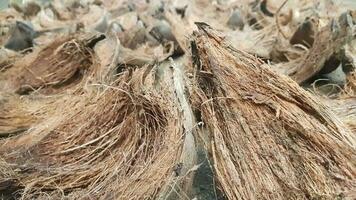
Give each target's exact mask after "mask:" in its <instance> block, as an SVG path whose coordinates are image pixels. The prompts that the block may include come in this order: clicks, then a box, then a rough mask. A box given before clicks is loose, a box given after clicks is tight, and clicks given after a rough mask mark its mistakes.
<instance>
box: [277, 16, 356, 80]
mask: <svg viewBox="0 0 356 200" xmlns="http://www.w3.org/2000/svg"><path fill="white" fill-rule="evenodd" d="M350 19H351V21H350ZM312 23H313V26H314V29H317V27H319V26H321V25H319V20H318V19H314V20H312ZM352 27H353V23H352V17H351V15H350V12H345V13H343V14H342V15H340V17H339V19H338V20H330V21H329V23H328V24H327V25H325V26H323V27H322V28H320V29H319V30H318V31H316V33H315V35H314V36H313V38H314V41H313V44H312V47H311V48H310V49H309V50H308V51H307V53H306V54H304V55H303V56H301V57H300V58H298V59H295V60H292V61H291V62H289V63H280V64H278V65H276V66H275V68H276V69H277V70H278V71H279V72H281V73H283V74H286V75H289V76H291V77H292V78H293V79H294V80H295V81H296V82H298V83H303V82H305V81H306V80H308V79H310V78H312V77H313V76H315V75H316V74H318V73H319V72H320V71H322V70H324V71H326V72H331V71H333V70H334V69H336V67H337V66H338V65H337V64H335V63H334V62H333V59H334V60H335V59H338V57H339V56H338V55H339V53H340V51H342V48H343V46H344V45H346V44H347V43H348V42H350V41H351V40H352V38H353V34H354V33H353V30H352ZM328 67H330V68H332V69H327V68H328Z"/></svg>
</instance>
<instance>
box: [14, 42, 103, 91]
mask: <svg viewBox="0 0 356 200" xmlns="http://www.w3.org/2000/svg"><path fill="white" fill-rule="evenodd" d="M95 38H97V36H94V38H92V37H84V38H82V39H81V38H79V37H76V36H68V37H64V38H57V39H56V40H54V41H53V42H52V43H50V44H49V45H47V46H46V47H44V48H43V49H41V50H40V51H35V52H34V53H33V54H32V55H29V56H28V57H35V58H34V59H33V61H31V62H27V61H28V60H27V59H22V60H19V61H18V62H16V63H15V64H14V65H16V66H14V67H13V68H14V69H13V71H12V72H9V73H10V74H13V76H14V77H12V78H11V80H10V82H11V85H12V86H13V87H14V89H15V91H16V92H17V93H19V94H25V93H29V92H31V91H34V90H42V91H43V92H47V93H55V92H59V91H61V90H63V88H68V87H70V86H73V85H75V84H77V83H78V82H80V80H81V79H82V77H83V76H84V74H85V73H86V72H87V71H90V70H93V69H94V68H95V61H94V54H93V51H92V47H93V46H90V45H94V44H95V43H96V39H95ZM92 42H94V43H93V44H91V43H92ZM8 77H9V75H8Z"/></svg>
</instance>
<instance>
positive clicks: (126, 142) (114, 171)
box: [1, 68, 184, 199]
mask: <svg viewBox="0 0 356 200" xmlns="http://www.w3.org/2000/svg"><path fill="white" fill-rule="evenodd" d="M145 70H146V68H143V69H140V70H135V71H126V72H125V73H123V74H122V75H121V76H120V77H119V78H118V79H117V81H116V83H114V84H112V85H110V86H106V85H102V86H100V87H102V90H101V92H98V93H95V94H92V95H89V96H88V97H87V98H83V100H82V102H78V103H77V104H76V106H74V107H73V108H72V114H70V115H67V116H66V118H65V119H63V120H62V121H61V122H60V123H59V125H58V126H56V127H54V128H53V129H52V130H46V131H45V132H43V133H40V134H42V135H43V136H42V139H40V140H39V141H37V142H36V143H33V141H27V145H25V144H22V146H27V147H28V148H21V150H18V149H17V150H14V151H13V152H12V153H11V154H3V156H4V157H5V158H6V160H7V162H16V165H11V166H12V170H14V171H16V173H15V174H16V175H15V176H14V177H16V180H17V181H16V182H15V183H17V184H18V185H16V187H18V188H21V189H22V195H23V197H25V198H38V197H39V196H40V195H41V191H47V192H48V194H49V195H52V196H53V197H55V198H59V197H60V196H61V195H64V194H70V195H72V196H70V197H71V198H95V199H113V198H115V199H117V198H118V199H155V198H158V197H159V195H163V193H164V192H166V191H169V188H168V189H166V187H168V186H169V184H170V182H169V180H170V179H172V177H174V176H175V175H174V174H175V173H173V170H174V166H175V165H176V163H178V158H179V156H180V153H179V152H180V151H181V150H182V144H183V143H182V139H183V137H184V134H183V130H182V125H181V124H182V120H180V119H179V110H178V108H177V107H176V105H175V102H176V101H175V100H173V99H171V98H172V97H173V93H172V90H170V89H169V88H166V87H165V86H164V85H163V87H161V89H160V90H156V89H154V87H153V81H151V82H149V80H146V82H145V83H143V82H142V83H141V81H143V74H144V72H145ZM147 79H149V78H147ZM151 80H152V79H151ZM145 85H146V86H145ZM84 99H85V100H84ZM28 134H31V132H29V133H28ZM18 139H19V138H15V139H14V140H18ZM8 142H10V143H11V140H10V141H8ZM2 150H4V149H2ZM7 153H9V151H8V152H7ZM13 155H16V156H13ZM21 166H26V169H23V168H21ZM2 176H3V175H2ZM14 177H12V178H14ZM4 178H6V177H1V179H4ZM6 180H8V179H6ZM13 187H15V186H13ZM56 195H58V196H57V197H56Z"/></svg>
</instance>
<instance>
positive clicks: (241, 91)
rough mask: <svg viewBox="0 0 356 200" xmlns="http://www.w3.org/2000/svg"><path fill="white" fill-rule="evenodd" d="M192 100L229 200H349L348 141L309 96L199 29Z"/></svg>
mask: <svg viewBox="0 0 356 200" xmlns="http://www.w3.org/2000/svg"><path fill="white" fill-rule="evenodd" d="M198 26H199V28H200V31H199V32H198V33H196V34H195V37H194V46H193V47H194V48H192V49H193V60H194V61H195V65H196V70H197V71H196V76H197V82H196V83H195V85H194V87H193V89H192V90H193V92H194V93H193V94H192V95H191V101H192V102H193V105H194V107H195V109H196V112H200V114H199V115H200V116H201V119H202V122H203V123H204V124H205V126H206V127H208V129H209V130H210V134H211V137H212V142H211V143H210V144H208V146H209V148H211V155H212V161H213V163H214V170H215V175H216V176H217V180H218V182H219V184H220V186H221V187H222V189H223V192H224V193H225V194H226V196H227V198H228V199H314V198H324V199H335V198H338V197H350V198H352V197H351V196H352V191H353V190H354V188H355V185H354V184H355V183H354V180H355V176H356V173H355V172H356V171H355V170H356V168H355V166H356V165H355V164H356V163H355V160H354V158H355V137H354V135H353V134H352V133H351V131H350V130H349V129H348V128H346V127H345V125H344V124H343V123H341V122H340V120H339V119H338V118H337V117H335V116H334V114H333V113H332V112H331V111H330V110H329V109H328V107H327V106H325V105H323V104H322V103H320V101H319V100H318V98H317V97H314V96H312V95H310V94H308V93H307V92H305V91H304V90H303V89H301V88H300V87H299V86H298V85H297V84H296V83H295V82H293V81H292V80H290V79H289V78H287V77H285V76H281V75H278V74H276V73H274V72H272V71H271V70H270V69H269V68H268V66H266V65H265V64H263V62H261V61H260V60H258V59H256V58H255V57H253V56H250V55H248V54H246V53H244V52H242V51H239V50H237V49H234V48H232V46H231V45H230V44H229V43H228V42H226V41H224V39H223V37H221V34H220V35H219V33H216V32H215V31H213V30H212V29H211V28H210V27H209V26H207V25H206V24H203V23H202V24H198Z"/></svg>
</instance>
